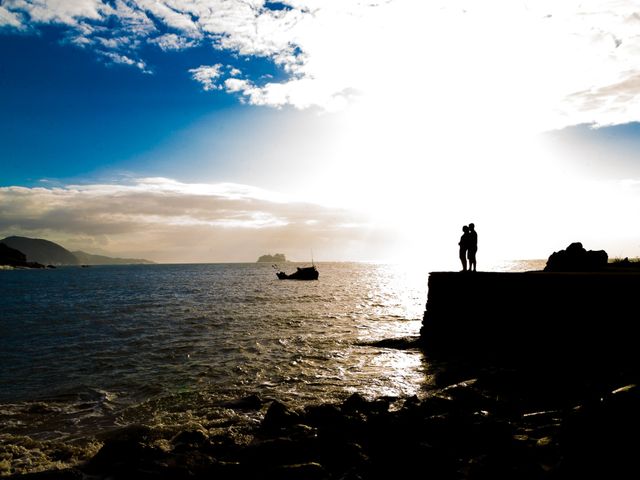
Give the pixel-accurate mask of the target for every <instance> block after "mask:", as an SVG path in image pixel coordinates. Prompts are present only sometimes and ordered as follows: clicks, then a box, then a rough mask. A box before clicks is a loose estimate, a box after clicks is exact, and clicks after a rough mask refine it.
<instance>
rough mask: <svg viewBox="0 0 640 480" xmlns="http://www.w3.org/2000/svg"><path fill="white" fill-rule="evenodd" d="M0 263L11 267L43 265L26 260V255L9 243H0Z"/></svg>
mask: <svg viewBox="0 0 640 480" xmlns="http://www.w3.org/2000/svg"><path fill="white" fill-rule="evenodd" d="M0 265H9V266H11V267H29V268H43V267H44V265H42V264H40V263H35V262H27V256H26V255H25V254H24V253H22V252H21V251H19V250H16V249H15V248H11V247H10V246H9V245H5V244H4V243H0Z"/></svg>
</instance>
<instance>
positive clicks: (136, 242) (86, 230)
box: [0, 178, 373, 262]
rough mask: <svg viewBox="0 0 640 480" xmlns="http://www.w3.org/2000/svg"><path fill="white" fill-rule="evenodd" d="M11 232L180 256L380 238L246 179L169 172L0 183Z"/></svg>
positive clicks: (350, 220) (229, 257)
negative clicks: (198, 179) (86, 181)
mask: <svg viewBox="0 0 640 480" xmlns="http://www.w3.org/2000/svg"><path fill="white" fill-rule="evenodd" d="M309 220H312V221H311V222H310V221H309ZM356 223H357V224H359V225H361V228H360V229H356V231H355V232H354V228H345V227H342V226H341V225H348V224H356ZM11 234H23V235H27V236H32V237H36V236H37V237H41V238H48V239H51V240H54V241H60V242H61V243H62V244H63V245H64V246H66V247H67V248H71V249H76V248H77V249H84V250H91V248H93V249H94V250H96V249H98V250H99V251H104V252H107V253H113V254H119V255H135V256H143V257H147V258H150V259H153V260H158V261H174V262H183V261H187V262H188V261H200V262H203V261H204V262H206V261H255V259H256V258H257V257H258V256H259V255H261V254H263V253H265V252H268V251H285V252H288V253H289V256H291V257H294V258H295V257H296V256H297V257H298V258H300V259H303V260H304V259H306V257H307V255H308V248H309V247H312V246H316V247H318V250H317V251H318V254H321V255H322V256H324V257H325V258H344V257H343V256H342V255H344V250H345V249H344V246H345V244H358V243H359V242H364V241H365V237H367V236H373V234H372V233H371V232H370V231H368V230H367V226H366V224H365V223H364V222H363V219H362V218H360V217H358V216H356V215H354V214H352V213H349V212H347V211H344V210H340V209H330V208H326V207H321V206H319V205H314V204H309V203H298V202H295V201H292V200H291V199H287V198H284V197H282V196H281V195H279V194H275V193H272V192H269V191H265V190H262V189H258V188H255V187H251V186H247V185H238V184H228V183H226V184H225V183H222V184H186V183H181V182H177V181H174V180H171V179H166V178H147V179H139V180H137V181H136V182H134V183H132V184H128V185H122V184H94V185H68V186H65V187H58V188H55V187H54V188H43V187H39V188H26V187H0V238H2V237H3V236H5V235H11ZM363 245H364V244H360V245H359V247H360V249H362V247H363ZM240 247H241V248H240ZM354 248H355V247H354ZM369 250H371V249H369Z"/></svg>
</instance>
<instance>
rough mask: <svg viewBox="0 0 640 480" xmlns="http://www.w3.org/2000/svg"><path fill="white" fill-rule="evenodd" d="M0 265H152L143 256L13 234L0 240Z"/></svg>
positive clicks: (40, 266) (34, 266) (31, 266)
mask: <svg viewBox="0 0 640 480" xmlns="http://www.w3.org/2000/svg"><path fill="white" fill-rule="evenodd" d="M0 245H3V248H2V250H0V265H7V266H11V267H21V268H43V267H44V266H45V265H46V266H60V265H130V264H153V263H154V262H152V261H150V260H146V259H143V258H117V257H108V256H105V255H94V254H91V253H86V252H83V251H75V252H70V251H69V250H67V249H66V248H64V247H63V246H62V245H59V244H57V243H54V242H51V241H49V240H45V239H42V238H29V237H18V236H10V237H6V238H3V239H2V240H0Z"/></svg>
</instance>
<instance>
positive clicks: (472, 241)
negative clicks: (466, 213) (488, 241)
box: [458, 223, 478, 272]
mask: <svg viewBox="0 0 640 480" xmlns="http://www.w3.org/2000/svg"><path fill="white" fill-rule="evenodd" d="M462 232H463V233H462V237H460V242H458V245H460V261H461V262H462V271H463V272H466V271H467V259H468V260H469V271H470V272H475V271H476V252H477V251H478V234H477V233H476V226H475V225H474V224H473V223H470V224H469V226H468V227H467V226H466V225H465V226H464V227H462Z"/></svg>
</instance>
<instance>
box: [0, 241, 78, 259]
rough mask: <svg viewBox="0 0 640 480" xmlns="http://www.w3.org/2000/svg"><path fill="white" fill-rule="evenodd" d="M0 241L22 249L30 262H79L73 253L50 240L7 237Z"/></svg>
mask: <svg viewBox="0 0 640 480" xmlns="http://www.w3.org/2000/svg"><path fill="white" fill-rule="evenodd" d="M0 243H4V244H5V245H7V246H8V247H11V248H14V249H16V250H19V251H21V252H22V253H24V254H25V255H26V256H27V261H29V262H38V263H42V264H44V265H77V264H78V263H79V262H78V259H77V258H76V257H75V255H73V253H71V252H70V251H69V250H67V249H66V248H64V247H61V246H60V245H58V244H57V243H53V242H50V241H49V240H43V239H41V238H28V237H7V238H5V239H3V240H0Z"/></svg>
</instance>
